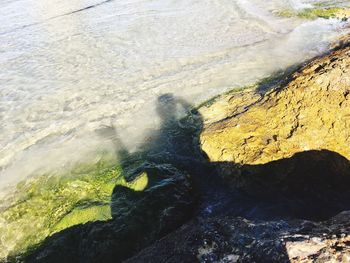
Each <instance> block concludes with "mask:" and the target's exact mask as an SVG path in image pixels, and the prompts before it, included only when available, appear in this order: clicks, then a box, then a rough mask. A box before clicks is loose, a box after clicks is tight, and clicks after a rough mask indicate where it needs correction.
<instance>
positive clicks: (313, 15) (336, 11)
mask: <svg viewBox="0 0 350 263" xmlns="http://www.w3.org/2000/svg"><path fill="white" fill-rule="evenodd" d="M345 9H346V8H343V7H328V6H327V7H323V6H322V4H319V5H315V7H314V8H305V9H302V10H298V11H295V10H290V9H286V10H280V11H278V12H276V14H277V15H278V16H280V17H289V18H291V17H299V18H302V19H309V20H314V19H317V18H324V19H330V18H340V17H339V15H340V14H341V13H342V11H344V10H345ZM341 18H342V19H346V17H341Z"/></svg>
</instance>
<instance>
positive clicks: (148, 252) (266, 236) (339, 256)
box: [126, 212, 350, 263]
mask: <svg viewBox="0 0 350 263" xmlns="http://www.w3.org/2000/svg"><path fill="white" fill-rule="evenodd" d="M349 218H350V212H344V213H341V214H339V215H338V216H336V217H334V218H333V219H331V220H328V221H325V222H320V223H315V222H311V221H304V220H290V221H288V220H287V221H268V222H263V221H250V220H246V219H244V218H240V217H227V216H226V217H214V218H210V219H205V220H194V221H193V222H191V223H189V224H187V225H186V226H184V227H182V228H181V229H180V230H178V231H176V232H175V233H172V234H170V235H168V236H167V237H165V238H163V239H162V240H160V241H158V242H156V243H155V244H154V245H153V246H151V247H149V248H147V249H145V250H143V251H142V252H141V253H139V254H138V255H136V256H134V257H133V258H131V259H129V260H128V261H126V262H128V263H140V262H159V263H162V262H167V263H172V262H174V263H175V262H183V263H185V262H186V263H187V262H188V263H189V262H227V263H228V262H249V263H253V262H266V263H272V262H279V263H283V262H292V263H294V262H349V260H350V237H349V236H348V235H347V234H348V233H349V231H350V223H349Z"/></svg>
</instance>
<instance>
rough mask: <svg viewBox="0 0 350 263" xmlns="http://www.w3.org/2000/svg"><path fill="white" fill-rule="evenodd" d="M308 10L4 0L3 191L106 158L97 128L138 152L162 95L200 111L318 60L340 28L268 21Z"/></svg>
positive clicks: (249, 2) (147, 0)
mask: <svg viewBox="0 0 350 263" xmlns="http://www.w3.org/2000/svg"><path fill="white" fill-rule="evenodd" d="M266 2H267V3H266ZM314 2H316V1H297V0H270V1H261V0H230V1H228V0H221V1H219V0H209V1H199V0H186V1H184V0H177V1H173V0H144V1H141V0H122V1H116V0H107V1H101V0H100V1H98V0H88V1H79V0H73V1H72V0H69V1H68V0H58V1H56V2H55V4H52V3H48V2H47V1H44V0H5V1H2V3H1V7H0V67H1V71H0V122H1V126H0V167H1V170H0V186H1V187H4V186H6V185H9V184H13V183H14V182H17V181H18V180H20V179H22V178H25V177H26V176H28V175H31V174H35V173H39V172H40V173H43V172H47V171H54V170H59V169H66V167H69V166H70V165H72V164H74V163H75V162H78V161H82V160H84V161H91V160H94V161H96V160H98V159H99V158H100V156H102V155H103V154H105V153H106V152H112V151H113V145H112V144H111V142H110V140H108V139H106V138H101V137H100V136H99V135H98V134H97V133H96V132H95V130H96V129H99V128H101V126H104V125H113V126H115V127H116V129H117V130H118V132H119V133H120V136H121V138H122V139H123V141H124V142H125V144H126V145H127V146H128V147H129V148H130V149H131V150H133V149H135V148H137V146H138V144H140V143H142V141H143V140H144V134H145V131H147V130H148V129H154V128H156V127H157V125H158V122H159V120H158V117H157V113H156V111H155V107H154V105H155V101H156V99H157V97H158V96H160V95H161V94H164V93H173V94H174V95H175V96H181V97H183V98H184V99H186V100H187V101H189V102H190V103H192V104H193V105H196V104H198V103H200V102H202V101H204V100H206V99H208V98H210V97H212V96H214V95H217V94H219V93H222V92H224V91H227V90H230V89H232V88H234V87H241V86H245V85H248V84H252V83H254V82H256V81H258V80H259V79H261V78H263V77H267V76H269V75H271V74H273V72H276V71H279V70H284V69H286V68H287V67H289V66H291V65H294V64H298V63H301V62H303V61H305V60H307V59H309V58H312V57H314V56H317V55H319V54H321V53H322V52H324V51H325V50H327V48H328V47H329V43H330V42H331V41H333V40H334V39H336V37H337V36H339V35H341V34H343V33H344V32H345V31H346V30H345V23H344V22H340V21H338V20H333V19H330V20H325V19H318V20H315V21H306V20H301V19H298V18H281V17H278V16H277V15H275V13H276V12H277V11H280V10H284V9H300V8H305V7H310V6H312V3H314ZM334 2H337V1H334ZM339 3H344V1H339Z"/></svg>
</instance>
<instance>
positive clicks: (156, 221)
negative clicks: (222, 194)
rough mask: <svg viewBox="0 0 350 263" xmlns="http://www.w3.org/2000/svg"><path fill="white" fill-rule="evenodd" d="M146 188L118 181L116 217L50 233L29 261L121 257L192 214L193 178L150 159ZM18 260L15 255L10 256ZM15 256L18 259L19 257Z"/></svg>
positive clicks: (145, 170) (145, 173)
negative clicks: (151, 161) (139, 189)
mask: <svg viewBox="0 0 350 263" xmlns="http://www.w3.org/2000/svg"><path fill="white" fill-rule="evenodd" d="M141 170H142V171H143V174H142V175H141V177H142V178H145V176H147V180H146V181H147V183H146V185H145V186H146V187H145V189H143V190H142V191H135V190H131V189H129V188H127V187H124V186H120V185H118V186H116V188H115V189H114V191H113V195H112V202H111V210H112V217H113V218H112V219H111V220H109V221H106V222H90V223H86V224H81V225H77V226H73V227H71V228H68V229H66V230H63V231H61V232H59V233H56V234H54V235H52V236H51V237H49V238H47V239H46V240H45V241H44V242H43V244H41V245H40V247H38V248H36V249H34V250H33V251H32V252H31V253H29V255H27V256H26V258H25V259H21V258H19V259H17V260H18V261H22V260H23V261H24V262H72V263H73V262H74V263H76V262H84V263H85V262H121V261H122V260H124V259H126V258H128V257H130V256H131V255H133V254H134V253H135V252H137V251H139V250H140V249H141V248H143V247H145V246H147V245H149V244H151V243H152V242H154V241H155V240H156V239H159V238H160V237H162V236H164V235H165V234H167V233H169V232H170V231H172V230H174V229H176V228H177V227H179V226H180V225H181V224H183V223H184V222H185V221H186V220H187V219H188V218H189V217H190V216H191V214H192V208H193V204H194V197H193V193H192V185H191V182H190V179H189V177H188V176H187V175H186V174H184V173H183V172H180V171H178V170H177V169H175V168H173V167H172V166H170V165H155V164H145V165H144V166H142V169H141V168H140V171H141ZM11 260H13V259H11ZM14 260H15V259H14Z"/></svg>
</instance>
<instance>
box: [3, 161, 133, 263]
mask: <svg viewBox="0 0 350 263" xmlns="http://www.w3.org/2000/svg"><path fill="white" fill-rule="evenodd" d="M104 167H106V164H104V163H101V162H100V163H98V164H97V165H80V166H79V167H77V168H76V169H74V170H73V171H71V172H69V173H67V174H64V175H59V176H50V175H41V176H35V177H32V178H30V179H28V180H26V181H23V182H21V183H19V184H18V185H17V189H16V190H15V192H13V193H12V194H11V195H10V196H8V197H7V198H6V200H2V201H1V203H0V207H1V208H0V259H4V258H6V257H7V256H8V255H11V254H14V253H16V254H18V253H22V252H25V251H26V250H27V249H28V248H29V247H32V246H34V245H36V244H39V243H40V242H41V241H42V240H44V239H45V238H46V237H48V236H50V235H52V234H53V233H55V232H58V231H60V230H63V229H65V228H68V227H71V226H73V225H77V224H81V223H86V222H88V221H97V220H108V219H110V218H111V211H110V200H111V194H112V191H113V189H114V187H115V185H117V184H120V185H125V186H129V184H130V186H129V187H131V188H132V185H131V184H132V183H127V182H125V179H124V178H123V177H122V176H121V174H122V171H121V168H120V166H114V167H109V168H104ZM133 183H134V184H137V183H135V182H133Z"/></svg>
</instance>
